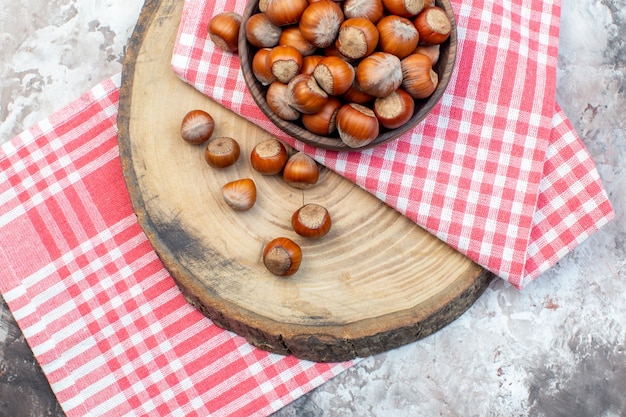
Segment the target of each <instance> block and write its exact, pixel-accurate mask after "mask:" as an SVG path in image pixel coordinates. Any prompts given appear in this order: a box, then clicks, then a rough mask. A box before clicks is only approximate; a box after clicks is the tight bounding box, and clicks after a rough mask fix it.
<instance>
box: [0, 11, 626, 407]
mask: <svg viewBox="0 0 626 417" xmlns="http://www.w3.org/2000/svg"><path fill="white" fill-rule="evenodd" d="M142 5H143V2H141V1H138V0H106V1H105V0H53V1H46V0H21V1H19V2H15V1H8V0H0V6H1V7H0V63H1V64H0V143H2V142H5V141H7V140H10V139H11V138H12V137H13V136H15V135H17V134H18V133H20V132H21V131H23V130H25V129H26V128H28V127H29V126H30V125H32V124H34V123H36V122H38V121H39V120H41V119H43V118H45V117H46V116H48V115H49V114H50V113H52V112H53V111H55V110H57V109H60V108H61V107H62V106H64V105H65V104H67V103H69V102H71V101H72V100H74V99H75V98H77V97H78V96H79V95H80V94H81V93H82V92H84V91H86V90H87V89H89V88H91V87H92V86H94V85H96V84H97V83H98V82H100V81H102V80H103V79H105V78H108V77H110V76H112V75H114V74H116V73H118V72H120V71H121V69H122V60H123V56H124V47H125V45H126V42H127V40H128V38H129V37H130V36H131V34H132V30H133V28H134V25H135V23H136V21H137V18H138V16H139V13H140V10H141V7H142ZM557 75H558V91H557V99H558V102H559V103H560V104H561V106H562V107H563V109H564V111H565V113H566V114H567V115H568V117H569V118H570V120H571V122H572V124H573V125H574V127H575V129H576V131H577V132H578V134H579V135H580V136H581V138H582V139H583V141H584V142H585V144H586V145H587V147H588V149H589V150H590V152H591V154H592V155H593V157H594V160H595V161H596V163H597V166H598V170H599V172H600V175H601V176H602V178H603V181H604V184H605V186H606V189H607V192H608V193H609V196H610V198H611V202H612V204H613V207H614V209H615V211H616V214H617V218H616V220H614V221H613V222H612V223H610V224H609V225H608V226H606V227H604V228H603V229H602V230H601V231H599V232H598V233H596V234H594V235H593V236H592V237H591V238H590V239H589V240H587V241H586V242H585V243H583V244H582V245H581V246H580V247H579V248H577V249H576V250H575V251H573V252H572V253H571V254H569V255H568V256H567V257H566V258H565V259H563V260H562V261H561V262H560V263H559V264H558V265H556V266H555V267H554V268H553V269H551V270H550V271H548V272H547V273H545V274H544V275H543V276H541V277H540V278H538V280H537V281H536V282H535V283H532V284H530V285H529V286H528V287H527V288H526V289H524V290H523V291H518V290H516V289H514V288H513V287H511V286H509V285H508V284H505V283H504V282H502V281H500V280H497V281H495V282H494V283H493V284H492V285H491V286H490V288H489V289H488V290H487V291H486V293H485V294H484V295H483V296H482V297H481V298H480V299H479V300H478V301H477V302H476V303H475V305H474V306H473V307H472V308H471V309H470V310H469V311H468V312H467V313H466V314H465V315H463V316H462V317H461V318H460V319H458V320H457V321H455V322H454V323H452V324H451V325H449V326H448V327H446V328H445V329H443V330H441V331H440V332H437V333H436V334H435V335H433V336H430V337H428V338H426V339H424V340H421V341H418V342H416V343H413V344H411V345H408V346H405V347H402V348H400V349H396V350H394V351H391V352H387V353H384V354H380V355H377V356H375V357H371V358H367V359H365V360H364V361H363V362H361V363H360V364H358V365H357V366H355V367H353V368H352V369H350V370H348V371H346V372H344V373H343V374H341V375H339V376H338V377H336V378H335V379H333V380H332V381H330V382H328V383H326V384H324V385H323V386H322V387H320V388H318V389H317V390H316V391H314V392H313V393H311V394H309V395H307V396H305V397H303V398H301V399H300V400H298V401H296V402H295V403H293V404H291V405H289V406H287V407H285V408H284V409H282V410H281V411H279V412H278V413H277V415H279V416H282V417H288V416H307V417H317V416H363V417H365V416H380V417H387V416H389V417H392V416H393V417H396V416H422V415H423V416H456V415H459V416H473V415H477V416H505V415H506V416H517V415H520V416H522V415H524V416H526V415H532V416H551V417H552V416H567V417H576V416H581V417H582V416H606V417H608V416H622V415H626V395H624V392H626V353H625V352H624V350H625V348H626V252H625V251H624V246H625V244H626V227H625V225H624V219H625V218H626V197H625V195H626V193H625V190H626V172H625V171H624V169H625V166H624V165H625V164H624V161H625V160H626V124H625V121H624V120H625V119H626V117H625V116H626V0H563V7H562V26H561V44H560V53H559V68H558V74H557ZM2 309H3V310H2V313H3V314H2V316H1V317H2V320H0V362H2V363H3V365H2V369H0V371H2V372H0V374H2V375H0V385H1V384H8V386H9V388H6V387H5V388H4V391H0V392H8V389H14V390H15V392H19V391H20V384H24V385H25V384H28V381H26V382H20V379H16V380H15V379H14V380H12V381H10V380H9V379H10V378H8V377H7V375H9V376H10V375H12V374H11V372H12V368H11V366H12V362H10V361H9V360H8V359H7V358H6V357H5V356H6V352H7V349H8V345H7V342H6V341H7V340H8V337H9V335H10V334H11V332H12V330H11V329H12V327H11V326H15V325H14V323H11V317H10V315H9V314H7V311H6V305H4V304H2ZM13 333H14V331H13ZM11 360H13V361H15V360H16V359H15V358H12V359H11ZM22 391H23V390H22ZM11 401H14V402H17V401H21V399H20V398H19V396H15V397H13V398H2V400H1V401H0V406H2V405H4V406H5V407H7V404H9V406H10V404H11ZM6 409H8V408H5V410H6ZM2 413H3V411H2V407H0V415H2Z"/></svg>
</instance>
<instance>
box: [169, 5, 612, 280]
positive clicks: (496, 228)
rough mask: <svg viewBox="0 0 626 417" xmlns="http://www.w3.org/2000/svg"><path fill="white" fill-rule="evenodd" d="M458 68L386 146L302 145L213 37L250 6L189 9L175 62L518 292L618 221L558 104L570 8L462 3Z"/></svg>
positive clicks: (186, 75)
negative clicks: (260, 103)
mask: <svg viewBox="0 0 626 417" xmlns="http://www.w3.org/2000/svg"><path fill="white" fill-rule="evenodd" d="M451 2H452V6H453V9H454V14H455V16H456V20H457V28H458V53H457V62H456V69H455V71H454V72H453V74H452V79H451V80H450V84H449V85H448V89H447V91H446V93H445V94H444V96H443V97H442V99H441V103H440V105H439V106H437V107H436V108H435V109H434V111H433V112H432V113H431V114H430V115H429V116H428V117H427V118H426V119H425V120H424V122H423V123H421V124H420V125H418V126H417V127H416V128H415V129H413V131H412V132H409V133H407V134H406V135H405V136H404V137H402V138H400V139H399V140H397V141H393V142H390V143H388V144H385V145H383V146H380V147H377V148H374V149H370V150H365V151H363V150H361V151H355V152H341V153H338V152H334V151H323V150H320V149H315V148H313V147H311V146H305V145H304V144H302V143H296V142H295V141H294V139H293V138H291V137H289V136H287V135H286V134H284V133H282V132H281V131H279V130H278V129H277V128H276V127H275V126H274V125H273V124H272V123H271V122H270V121H269V119H267V117H265V115H264V114H263V113H262V112H261V110H260V109H259V108H258V107H257V106H256V104H255V102H254V100H253V98H252V96H251V95H250V93H249V92H248V91H247V90H246V85H245V81H244V79H243V75H242V73H241V71H240V70H239V67H240V64H239V59H238V57H237V56H236V55H232V54H229V53H223V52H222V51H221V50H219V49H217V48H215V47H214V45H213V43H212V42H211V41H210V40H209V39H208V37H207V33H206V27H207V24H208V22H209V20H210V19H211V17H213V16H214V15H215V14H217V13H219V12H221V11H224V10H229V11H235V12H238V13H243V10H244V8H245V5H246V1H245V0H225V1H220V2H212V1H206V0H205V1H203V0H193V1H187V3H186V5H185V10H184V12H183V18H182V22H181V24H180V28H179V33H178V39H177V43H176V47H175V49H174V56H173V57H172V66H173V68H174V70H175V72H176V73H177V74H178V75H179V77H181V78H182V79H183V80H185V81H186V82H188V83H189V84H191V85H193V86H194V87H195V88H197V89H198V90H200V91H202V92H203V93H205V94H207V95H208V96H210V97H212V98H214V99H215V100H216V101H217V102H219V103H221V104H223V105H224V106H225V107H227V108H230V109H232V110H233V111H235V112H236V113H238V114H241V115H242V116H244V117H246V118H247V119H249V120H251V121H252V122H254V123H256V124H257V125H259V126H261V127H263V128H264V129H266V130H268V131H269V132H271V133H273V134H274V135H276V136H278V137H279V138H281V139H282V140H284V141H285V142H287V143H289V144H290V145H292V146H295V147H296V148H298V149H299V150H305V151H306V152H308V153H310V154H311V155H312V156H313V157H315V158H316V159H317V160H318V161H319V162H320V163H322V164H324V165H325V166H326V167H328V168H330V169H332V170H334V171H336V172H338V173H339V174H341V175H343V176H344V177H346V178H348V179H349V180H351V181H353V182H354V183H356V184H358V185H359V186H361V187H363V188H364V189H366V190H368V191H369V192H371V193H372V194H374V195H375V196H376V197H378V198H380V199H381V200H383V201H385V202H386V203H387V204H389V205H390V206H392V207H394V208H396V209H397V210H398V211H399V212H401V213H402V214H404V215H405V216H407V217H408V218H410V219H411V220H414V221H415V222H416V223H418V224H419V225H421V226H422V227H424V228H425V229H426V230H428V231H429V232H431V233H433V234H434V235H436V236H438V237H439V238H440V239H442V240H443V241H445V242H446V243H448V244H449V245H450V246H452V247H454V248H456V249H457V250H459V251H460V252H462V253H464V254H465V255H467V256H468V257H470V258H471V259H473V260H474V261H475V262H477V263H478V264H480V265H482V266H484V267H485V268H487V269H489V270H491V271H493V272H494V273H495V274H496V275H498V276H499V277H501V278H503V279H505V280H507V281H509V282H510V283H511V284H513V285H515V286H516V287H518V288H523V287H524V286H525V285H526V284H528V283H529V282H530V281H532V280H533V279H535V278H537V276H538V275H539V274H541V273H542V272H544V271H545V270H547V269H548V268H550V267H551V266H552V265H554V264H555V263H556V261H558V259H560V258H561V257H563V256H564V255H565V254H566V253H567V252H568V251H570V250H571V249H572V248H573V247H575V246H576V245H577V244H579V243H580V242H582V241H583V240H584V239H585V238H587V237H588V236H589V235H590V234H591V233H592V232H594V231H595V230H597V229H598V227H601V226H602V225H604V224H605V223H606V222H607V221H608V220H609V219H611V218H612V216H613V211H612V208H611V205H610V203H609V201H608V198H607V196H606V193H605V192H604V190H603V186H602V184H601V181H600V177H599V175H598V173H597V171H596V170H595V166H594V163H593V161H592V160H591V158H590V156H589V154H588V153H587V151H586V149H585V147H584V145H583V143H582V142H581V141H580V139H579V138H578V136H577V135H576V133H575V132H574V130H573V128H572V126H571V125H570V123H569V121H568V120H567V118H566V117H565V115H564V114H563V113H562V112H561V110H560V108H559V107H558V105H557V104H556V102H555V95H556V66H557V53H558V51H557V48H558V42H559V14H560V2H559V1H558V0H554V1H539V0H505V1H492V0H471V1H465V2H461V1H459V0H451Z"/></svg>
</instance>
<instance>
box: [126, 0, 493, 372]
mask: <svg viewBox="0 0 626 417" xmlns="http://www.w3.org/2000/svg"><path fill="white" fill-rule="evenodd" d="M182 7H183V2H182V1H176V0H155V1H148V2H146V4H145V6H144V8H143V10H142V13H141V16H140V19H139V21H138V24H137V26H136V28H135V32H134V34H133V36H132V38H131V40H130V43H129V45H128V49H127V52H126V59H125V62H124V70H123V75H122V88H121V96H120V105H119V116H118V127H119V145H120V158H121V162H122V167H123V173H124V177H125V180H126V183H127V186H128V190H129V193H130V197H131V200H132V204H133V208H134V210H135V212H136V214H137V218H138V220H139V223H140V225H141V226H142V228H143V230H144V231H145V233H146V235H147V237H148V239H149V240H150V242H151V244H152V245H153V246H154V249H155V251H156V253H157V254H158V255H159V257H160V258H161V260H162V261H163V264H164V266H165V268H166V269H167V270H168V271H169V272H170V273H171V274H172V276H173V278H174V280H175V281H176V283H177V285H178V287H179V288H180V289H181V292H182V293H183V294H184V295H185V297H186V299H187V300H188V301H189V302H190V303H191V304H193V305H194V306H195V307H197V308H198V309H199V310H201V311H202V312H203V313H204V314H205V315H206V316H208V317H209V318H210V319H211V320H213V322H214V323H215V324H217V325H219V326H221V327H223V328H226V329H229V330H231V331H233V332H235V333H237V334H239V335H241V336H243V337H245V338H246V339H247V340H248V341H249V342H250V343H252V344H253V345H255V346H258V347H260V348H263V349H266V350H269V351H271V352H275V353H280V354H285V355H288V354H292V355H295V356H296V357H298V358H302V359H308V360H312V361H318V362H334V361H344V360H349V359H353V358H355V357H363V356H368V355H371V354H375V353H379V352H382V351H386V350H389V349H392V348H395V347H398V346H401V345H404V344H406V343H409V342H413V341H415V340H418V339H420V338H422V337H425V336H427V335H429V334H431V333H433V332H435V331H437V330H439V329H441V328H442V327H444V326H445V325H447V324H448V323H450V322H451V321H452V320H454V319H456V318H457V317H459V316H460V315H461V314H463V312H465V311H466V310H467V309H468V308H469V307H470V306H471V305H472V304H473V303H474V301H475V300H476V299H477V298H478V297H479V296H480V294H482V292H483V290H484V289H485V288H486V286H487V285H488V283H489V282H490V280H491V279H492V277H493V276H492V274H490V273H489V272H488V271H486V270H484V269H482V268H481V267H479V266H478V265H476V264H475V263H473V262H472V261H471V260H469V259H468V258H466V257H465V256H463V255H461V254H460V253H458V252H457V251H455V250H453V249H452V248H450V247H449V246H447V245H446V244H444V243H443V242H441V241H440V240H438V239H437V238H435V237H433V236H432V235H431V234H429V233H427V232H426V231H424V230H423V229H421V228H420V227H418V226H417V225H415V224H414V223H413V222H411V221H410V220H408V219H407V218H405V217H404V216H402V215H400V214H399V213H398V212H397V211H395V210H394V209H393V208H391V207H389V206H387V205H385V204H384V203H382V202H381V201H380V200H378V199H377V198H375V197H374V196H372V195H371V194H369V193H368V192H366V191H364V190H362V189H361V188H359V187H357V186H356V185H354V184H353V183H351V182H350V181H348V180H346V179H344V178H343V177H341V176H339V175H337V174H335V173H334V172H331V171H330V170H328V169H325V168H322V173H321V176H320V181H319V183H318V185H316V186H315V187H313V188H310V189H308V190H304V191H301V190H297V189H295V188H292V187H290V186H288V185H286V184H285V183H284V182H283V181H282V179H281V178H280V177H266V176H261V175H260V174H257V173H255V172H254V171H253V170H252V168H251V167H250V164H249V160H248V155H249V152H250V150H251V149H252V147H253V146H254V145H255V144H256V143H258V142H259V141H261V140H263V139H266V138H269V137H270V135H269V134H268V133H266V132H265V131H263V130H262V129H260V128H258V127H257V126H255V125H253V124H251V123H249V122H248V121H246V120H245V119H243V118H241V117H240V116H238V115H236V114H234V113H232V112H230V111H229V110H227V109H225V108H223V107H221V106H220V105H218V104H217V103H215V102H214V101H212V100H210V99H209V98H207V97H206V96H204V95H203V94H201V93H200V92H198V91H196V90H195V89H193V88H192V87H191V86H189V85H187V84H185V83H184V82H183V81H181V80H180V79H179V78H177V77H176V75H175V74H174V73H173V71H172V69H171V67H170V58H171V52H172V49H173V45H174V41H175V38H176V32H177V29H178V24H179V22H180V16H181V11H182ZM198 108H199V109H205V110H207V111H208V112H210V113H211V114H212V115H213V116H214V118H215V120H216V122H217V123H216V131H215V133H214V136H215V137H217V136H232V137H235V138H236V139H237V140H238V141H239V142H240V144H241V148H242V157H241V158H240V159H239V161H238V162H237V163H236V165H234V166H232V167H230V168H227V169H225V170H216V169H212V168H210V167H209V166H208V165H207V164H206V163H205V162H204V159H203V153H204V147H203V146H192V145H188V144H186V143H184V142H183V141H182V140H181V139H180V136H179V128H180V121H181V120H182V117H183V116H184V114H185V113H187V111H189V110H192V109H198ZM242 177H251V178H253V180H254V181H255V182H256V184H257V188H258V200H257V203H256V205H255V206H254V207H253V208H252V209H251V210H249V211H247V212H234V211H232V210H231V209H230V208H228V207H227V206H226V204H225V203H224V201H223V200H222V197H221V193H220V189H221V186H222V185H223V184H224V183H226V182H228V181H231V180H234V179H237V178H242ZM309 202H315V203H319V204H322V205H324V206H326V207H327V208H328V210H329V211H330V213H331V216H332V219H333V228H332V230H331V232H330V233H329V234H328V235H326V236H325V237H324V238H322V239H321V240H316V241H311V240H306V239H304V238H301V237H299V236H297V235H296V234H295V233H294V232H293V231H292V230H291V226H290V219H291V215H292V213H293V211H295V210H296V209H297V208H298V207H300V206H301V205H302V204H303V203H309ZM278 236H287V237H290V238H292V239H294V240H295V241H296V242H298V243H299V244H300V245H301V246H302V249H303V262H302V266H301V268H300V270H299V271H298V272H297V273H296V274H295V275H294V276H292V277H291V278H288V279H285V278H279V277H276V276H274V275H272V274H270V273H269V272H268V271H267V270H266V269H265V267H264V266H263V263H262V259H261V252H262V248H263V246H264V243H266V242H268V241H269V240H271V239H272V238H274V237H278Z"/></svg>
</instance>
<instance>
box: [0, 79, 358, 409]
mask: <svg viewBox="0 0 626 417" xmlns="http://www.w3.org/2000/svg"><path fill="white" fill-rule="evenodd" d="M119 81H120V77H119V76H118V77H115V78H114V79H111V80H107V81H104V82H103V83H101V84H99V85H98V86H96V87H95V88H94V89H93V90H92V91H89V92H88V93H86V94H85V95H84V96H83V97H81V98H80V99H79V100H78V101H76V102H74V103H72V104H71V105H69V106H68V107H67V108H65V109H63V110H61V111H60V112H59V113H55V114H53V115H52V116H50V117H49V118H47V119H45V120H43V121H42V122H40V123H38V124H37V125H35V126H33V127H32V128H30V129H29V130H28V131H26V132H24V133H23V134H21V135H20V136H18V137H16V138H15V139H14V140H13V141H11V142H10V143H6V144H5V145H3V146H2V149H1V150H0V259H1V260H2V267H3V274H2V278H1V279H0V292H1V293H2V295H3V297H4V299H5V300H6V302H7V304H8V306H9V308H10V309H11V311H12V312H13V315H14V317H15V319H16V320H17V322H18V324H19V326H20V328H21V329H22V331H23V333H24V336H25V337H26V340H27V341H28V343H29V345H30V346H31V348H32V350H33V353H34V354H35V357H36V358H37V360H38V361H39V363H40V364H41V366H42V369H43V371H44V373H45V374H46V377H47V378H48V380H49V382H50V385H51V386H52V389H53V391H54V392H55V394H56V396H57V398H58V400H59V402H60V404H61V406H62V407H63V410H64V411H65V413H66V414H67V416H68V417H72V416H76V417H83V416H102V415H107V416H115V417H117V416H185V417H187V416H235V417H239V416H246V417H248V416H266V415H268V414H270V413H272V412H274V411H276V410H277V409H279V408H281V407H283V406H284V405H285V404H288V403H289V402H291V401H293V400H294V399H295V398H298V397H299V396H301V395H302V394H304V393H306V392H307V391H309V390H311V389H313V388H314V387H316V386H318V385H320V384H322V383H324V382H325V381H327V380H328V379H330V378H332V377H333V376H335V375H336V374H338V373H339V372H341V371H343V370H345V369H346V368H348V367H349V366H350V365H351V363H341V364H316V363H312V362H307V361H302V360H298V359H295V358H293V357H285V356H280V355H274V354H269V353H267V352H265V351H262V350H259V349H256V348H254V347H252V346H251V345H249V344H248V343H247V342H246V341H245V339H243V338H241V337H239V336H236V335H234V334H233V333H230V332H227V331H224V330H222V329H220V328H218V327H217V326H216V325H214V324H212V323H211V321H210V320H209V319H207V318H205V317H204V316H203V315H202V314H201V313H199V312H198V311H197V310H196V309H194V308H193V307H191V306H190V305H189V304H188V303H187V302H186V301H185V298H184V297H183V296H182V295H181V293H180V291H179V290H178V288H177V287H176V285H175V284H174V281H173V279H172V278H171V276H170V275H169V274H168V273H167V272H166V271H165V269H164V268H163V265H162V263H161V261H160V260H159V259H158V257H157V255H156V254H155V252H154V250H153V249H152V246H151V245H150V243H149V242H148V240H147V238H146V237H145V235H144V233H143V231H142V229H141V227H140V226H139V224H138V223H137V219H136V217H135V214H134V212H133V209H132V207H131V204H130V199H129V196H128V191H127V190H126V185H125V183H124V179H123V176H122V168H121V164H120V160H119V153H118V147H117V125H116V119H117V104H118V97H119V90H118V88H119Z"/></svg>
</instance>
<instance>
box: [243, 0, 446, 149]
mask: <svg viewBox="0 0 626 417" xmlns="http://www.w3.org/2000/svg"><path fill="white" fill-rule="evenodd" d="M258 4H259V1H258V0H250V1H249V2H248V4H247V6H246V9H245V11H244V13H243V20H242V22H244V23H242V25H241V30H240V32H239V52H238V53H239V57H240V60H241V69H242V72H243V76H244V79H245V81H246V84H247V86H248V89H249V90H250V93H251V94H252V97H253V98H254V101H255V102H256V103H257V105H258V106H259V108H260V109H261V111H262V112H263V113H264V114H265V115H266V116H267V117H268V118H269V119H270V120H271V121H272V122H273V123H274V124H275V125H276V126H277V127H278V128H280V129H281V130H282V131H283V132H285V133H287V134H288V135H290V136H292V137H293V138H295V139H298V140H300V141H302V142H304V143H306V144H309V145H313V146H316V147H318V148H322V149H330V150H337V151H346V150H353V149H354V148H351V147H349V146H348V145H346V144H345V143H343V142H342V141H341V139H339V135H338V134H337V133H335V134H334V135H332V136H321V135H317V134H315V133H312V132H310V131H308V130H307V129H306V128H305V127H304V125H303V124H302V122H301V121H300V120H297V121H295V122H290V121H286V120H283V119H281V118H280V117H279V116H278V115H276V113H274V112H273V111H272V110H271V109H270V108H269V106H268V105H267V102H266V101H265V93H266V91H267V87H266V86H263V84H261V83H260V82H259V81H258V80H257V79H256V77H255V76H254V73H253V72H252V59H253V57H254V54H255V53H256V51H257V50H258V48H256V47H254V46H252V45H251V44H250V43H249V42H248V40H247V39H246V29H245V22H246V21H247V20H248V18H250V16H252V15H253V14H255V13H259V7H258ZM435 4H436V5H437V6H439V7H441V8H442V9H444V10H445V11H446V13H447V15H448V17H449V18H450V22H451V23H452V31H451V32H450V37H449V38H448V40H446V41H445V42H444V43H442V44H441V49H440V54H439V60H438V61H437V64H436V65H435V66H434V67H433V69H434V70H435V71H436V72H437V74H438V75H439V84H438V86H437V88H436V89H435V91H434V92H433V94H432V95H431V96H430V97H428V98H427V99H423V100H416V102H415V112H414V114H413V117H411V119H410V120H409V121H408V122H407V123H405V124H404V125H402V126H400V127H398V128H396V129H392V130H389V129H384V128H383V127H382V126H381V130H380V134H379V135H378V137H377V138H376V139H375V140H374V141H372V142H371V143H369V144H368V145H366V146H363V147H361V148H358V149H366V148H371V147H374V146H378V145H381V144H383V143H386V142H389V141H391V140H394V139H397V138H398V137H400V136H402V135H403V134H405V133H406V132H408V131H409V130H411V129H412V128H413V127H415V126H416V125H417V124H418V123H420V122H421V121H422V120H424V118H425V117H426V116H427V115H428V113H430V112H431V110H432V109H433V108H434V107H435V106H436V105H437V103H438V102H439V100H440V99H441V96H442V95H443V93H444V91H445V90H446V87H447V86H448V82H449V81H450V76H451V74H452V70H453V68H454V63H455V60H456V45H457V30H456V19H455V17H454V12H453V10H452V6H451V5H450V2H449V1H448V0H436V1H435Z"/></svg>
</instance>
